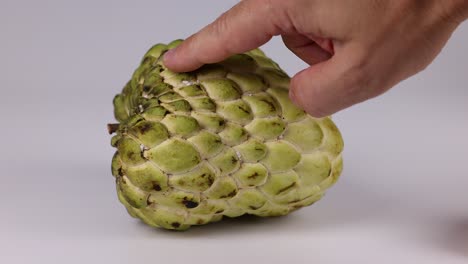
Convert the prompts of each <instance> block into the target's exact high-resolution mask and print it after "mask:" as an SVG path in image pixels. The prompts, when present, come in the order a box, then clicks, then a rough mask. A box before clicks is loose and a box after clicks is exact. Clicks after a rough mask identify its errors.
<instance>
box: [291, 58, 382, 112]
mask: <svg viewBox="0 0 468 264" xmlns="http://www.w3.org/2000/svg"><path fill="white" fill-rule="evenodd" d="M345 54H346V53H344V52H341V53H336V54H335V55H334V56H333V57H331V58H330V59H329V60H326V61H324V62H321V63H318V64H315V65H313V66H311V67H309V68H307V69H305V70H303V71H301V72H299V73H297V74H296V75H295V76H294V77H293V78H292V80H291V84H290V90H289V95H290V97H291V100H293V102H294V103H295V104H296V105H297V106H298V107H300V108H302V109H304V110H305V111H306V112H307V113H309V114H310V115H312V116H314V117H317V118H321V117H325V116H329V115H332V114H334V113H336V112H338V111H340V110H343V109H345V108H348V107H350V106H352V105H354V104H357V103H359V102H362V101H364V100H366V99H369V98H370V97H372V96H374V94H373V93H372V90H371V89H370V88H371V87H372V86H373V84H372V83H371V78H370V75H369V74H367V73H366V70H365V69H366V67H365V66H364V63H363V62H361V61H360V60H359V57H358V56H357V55H351V56H349V55H345ZM350 54H352V53H350Z"/></svg>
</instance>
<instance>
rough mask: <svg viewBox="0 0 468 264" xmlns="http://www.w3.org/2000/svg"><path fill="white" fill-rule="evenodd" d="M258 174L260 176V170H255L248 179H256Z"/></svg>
mask: <svg viewBox="0 0 468 264" xmlns="http://www.w3.org/2000/svg"><path fill="white" fill-rule="evenodd" d="M258 176H260V174H258V172H255V173H254V174H252V175H250V176H248V177H247V179H255V178H257V177H258Z"/></svg>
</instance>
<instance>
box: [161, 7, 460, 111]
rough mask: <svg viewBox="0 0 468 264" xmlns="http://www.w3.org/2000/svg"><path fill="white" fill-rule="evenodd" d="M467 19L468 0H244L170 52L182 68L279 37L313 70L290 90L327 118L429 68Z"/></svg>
mask: <svg viewBox="0 0 468 264" xmlns="http://www.w3.org/2000/svg"><path fill="white" fill-rule="evenodd" d="M467 18H468V0H354V1H350V0H244V1H241V2H240V3H239V4H237V5H236V6H234V7H233V8H232V9H231V10H229V11H227V12H225V13H224V14H222V15H221V16H220V17H219V18H218V19H217V20H215V21H214V22H213V23H211V24H210V25H208V26H206V27H205V28H203V29H202V30H201V31H200V32H198V33H196V34H194V35H192V36H191V37H190V38H188V39H187V40H185V41H184V42H182V44H181V45H180V46H179V47H177V48H176V49H173V50H171V51H170V52H167V53H166V55H165V59H164V63H165V65H166V66H167V67H168V68H169V69H171V70H173V71H176V72H186V71H192V70H195V69H197V68H199V67H200V66H202V65H203V64H207V63H215V62H219V61H221V60H223V59H225V58H227V57H228V56H230V55H233V54H236V53H242V52H246V51H248V50H251V49H254V48H257V47H259V46H261V45H263V44H265V43H266V42H268V41H269V40H270V39H271V38H272V37H273V36H281V37H282V39H283V41H284V43H285V45H286V46H287V47H288V48H289V49H290V50H291V51H292V52H293V53H294V54H296V55H297V56H298V57H300V58H301V59H302V60H303V61H304V62H306V63H307V64H309V65H310V67H308V68H306V69H305V70H303V71H301V72H299V73H297V74H296V75H295V76H293V78H292V80H291V84H290V92H289V95H290V97H291V99H292V100H293V102H295V104H296V105H298V106H299V107H301V108H302V109H304V110H305V111H306V112H308V113H309V114H310V115H312V116H315V117H318V118H320V117H325V116H329V115H332V114H334V113H336V112H338V111H341V110H343V109H345V108H348V107H350V106H352V105H355V104H358V103H361V102H363V101H365V100H368V99H371V98H374V97H376V96H379V95H381V94H383V93H384V92H386V91H388V90H389V89H390V88H392V87H394V86H395V85H396V84H398V83H399V82H401V81H403V80H404V79H406V78H408V77H410V76H412V75H415V74H417V73H418V72H420V71H422V70H424V69H425V68H426V67H427V66H428V65H429V64H430V63H431V62H432V61H433V60H434V59H435V57H436V56H437V55H438V54H439V53H440V51H441V49H442V48H443V47H444V46H445V44H446V42H447V41H448V39H449V38H450V36H451V34H452V33H453V32H454V31H455V29H456V28H457V27H458V26H459V25H460V24H461V23H462V22H463V21H464V20H465V19H467Z"/></svg>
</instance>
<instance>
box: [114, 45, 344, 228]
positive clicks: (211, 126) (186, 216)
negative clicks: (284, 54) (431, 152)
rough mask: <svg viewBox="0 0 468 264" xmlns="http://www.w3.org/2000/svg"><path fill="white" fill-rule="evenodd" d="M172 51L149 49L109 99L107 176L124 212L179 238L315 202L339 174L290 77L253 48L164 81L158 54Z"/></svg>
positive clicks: (337, 153)
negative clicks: (292, 94) (293, 96)
mask: <svg viewBox="0 0 468 264" xmlns="http://www.w3.org/2000/svg"><path fill="white" fill-rule="evenodd" d="M180 42H181V40H176V41H173V42H171V43H169V44H168V45H165V44H157V45H154V46H153V47H152V48H151V49H149V50H148V51H147V53H146V54H145V55H144V57H143V59H142V61H141V64H140V65H139V66H138V68H137V69H136V70H135V72H134V73H133V75H132V78H131V79H130V80H129V81H128V82H127V83H126V85H125V86H124V88H123V89H122V91H121V92H120V93H119V94H117V95H116V96H115V97H114V100H113V104H114V115H115V118H116V120H117V121H118V124H111V125H109V132H110V133H112V134H114V133H115V135H113V137H112V140H111V145H112V146H113V147H115V148H116V152H115V154H114V156H113V158H112V175H113V176H114V177H115V180H116V190H117V196H118V199H119V201H120V202H121V203H122V204H123V205H124V206H125V208H126V210H127V211H128V213H129V214H130V215H131V216H133V217H135V218H138V219H141V220H142V221H143V222H145V223H146V224H148V225H150V226H153V227H159V228H164V229H175V230H186V229H188V228H189V227H191V226H194V225H204V224H207V223H211V222H216V221H219V220H221V219H222V218H223V217H238V216H241V215H244V214H250V215H256V216H259V217H273V216H282V215H287V214H289V213H291V212H293V211H295V210H297V209H299V208H302V207H305V206H309V205H311V204H313V203H315V202H316V201H318V200H320V199H321V198H322V196H323V195H324V193H325V191H326V190H327V189H329V188H330V187H331V186H333V185H334V184H335V183H336V181H337V180H338V178H339V176H340V174H341V173H342V170H343V160H342V151H343V146H344V143H343V139H342V136H341V133H340V131H339V129H338V128H337V126H336V125H335V123H334V122H333V121H332V120H331V118H330V117H326V118H320V119H319V118H314V117H311V116H310V115H308V114H306V113H305V112H304V111H302V110H301V109H299V108H298V107H296V106H295V105H294V104H293V103H292V102H291V101H290V99H289V97H288V88H289V83H290V77H289V76H288V75H287V74H286V73H285V72H284V71H283V70H282V69H281V68H280V67H279V66H278V65H277V64H276V63H275V62H274V61H273V60H271V59H270V58H269V57H267V56H266V55H265V54H264V52H263V51H261V50H260V49H255V50H252V51H249V52H246V53H243V54H237V55H234V56H231V57H229V58H228V59H226V60H224V61H222V62H219V63H215V64H209V65H205V66H203V67H202V68H200V69H198V70H196V71H193V72H188V73H174V72H171V71H170V70H168V69H167V68H166V67H165V66H164V64H163V62H162V55H163V54H164V52H166V51H167V50H168V49H171V48H174V47H176V46H177V45H178V44H179V43H180Z"/></svg>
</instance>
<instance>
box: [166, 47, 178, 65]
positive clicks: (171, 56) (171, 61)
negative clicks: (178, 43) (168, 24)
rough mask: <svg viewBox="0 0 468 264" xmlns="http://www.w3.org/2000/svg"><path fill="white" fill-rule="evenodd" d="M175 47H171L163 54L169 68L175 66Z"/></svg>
mask: <svg viewBox="0 0 468 264" xmlns="http://www.w3.org/2000/svg"><path fill="white" fill-rule="evenodd" d="M175 49H176V48H173V49H169V50H168V51H166V52H165V53H164V55H163V62H164V65H166V67H168V68H173V66H174V57H175V56H174V53H175Z"/></svg>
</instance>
